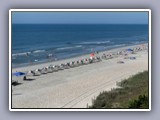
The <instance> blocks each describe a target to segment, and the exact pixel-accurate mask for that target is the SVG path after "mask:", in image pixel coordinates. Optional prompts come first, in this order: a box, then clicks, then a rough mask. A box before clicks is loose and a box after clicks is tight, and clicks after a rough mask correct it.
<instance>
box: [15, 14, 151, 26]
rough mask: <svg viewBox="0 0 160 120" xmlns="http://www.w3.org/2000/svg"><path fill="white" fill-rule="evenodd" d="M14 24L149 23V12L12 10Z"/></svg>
mask: <svg viewBox="0 0 160 120" xmlns="http://www.w3.org/2000/svg"><path fill="white" fill-rule="evenodd" d="M12 24H148V12H22V11H18V12H17V11H14V12H12Z"/></svg>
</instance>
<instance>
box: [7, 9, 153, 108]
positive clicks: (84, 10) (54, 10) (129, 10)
mask: <svg viewBox="0 0 160 120" xmlns="http://www.w3.org/2000/svg"><path fill="white" fill-rule="evenodd" d="M16 11H17V12H18V11H19V12H20V11H23V12H24V11H27V12H29V11H30V12H32V11H34V12H38V11H39V12H40V11H44V12H45V11H46V12H47V11H48V12H49V11H52V12H56V11H57V12H58V11H59V12H73V11H76V12H78V11H80V12H91V11H92V12H102V11H103V12H104V11H106V12H112V11H115V12H123V11H124V12H136V11H139V12H140V11H142V12H148V13H149V17H148V20H149V21H148V24H149V25H148V26H149V66H148V67H149V109H72V108H69V109H63V108H62V109H59V108H58V109H57V108H53V109H50V108H49V109H47V108H46V109H39V108H37V109H25V108H24V109H23V108H22V109H13V108H12V106H11V102H12V101H11V94H12V93H11V79H12V78H11V77H12V73H11V71H12V68H11V62H12V60H11V59H12V57H11V56H12V54H11V52H12V51H11V34H12V33H11V32H12V31H11V25H12V12H16ZM9 110H10V111H150V110H151V10H150V9H10V10H9Z"/></svg>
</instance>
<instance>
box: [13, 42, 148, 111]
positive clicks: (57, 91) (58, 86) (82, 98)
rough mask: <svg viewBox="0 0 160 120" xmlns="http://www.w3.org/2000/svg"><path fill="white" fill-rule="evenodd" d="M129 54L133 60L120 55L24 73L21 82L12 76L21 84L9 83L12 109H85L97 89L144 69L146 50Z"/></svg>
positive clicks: (146, 66)
mask: <svg viewBox="0 0 160 120" xmlns="http://www.w3.org/2000/svg"><path fill="white" fill-rule="evenodd" d="M137 46H139V45H134V46H129V47H122V48H117V49H113V50H109V51H104V52H101V53H99V56H101V54H103V53H113V52H117V51H121V50H124V49H126V48H134V47H137ZM130 56H134V57H136V59H135V60H130V59H124V56H122V55H120V56H118V57H116V58H113V59H109V60H102V61H101V62H97V63H92V64H88V65H82V66H79V67H74V68H70V69H65V70H61V71H58V72H53V73H48V74H45V75H41V76H27V78H28V79H30V80H28V81H23V80H22V78H21V77H12V80H18V82H19V83H21V84H19V85H17V86H12V89H13V91H12V108H86V107H87V105H91V104H92V99H94V98H95V97H96V96H98V95H99V93H100V92H102V91H106V90H111V89H112V88H116V87H117V86H116V83H117V82H119V81H121V80H123V79H126V78H128V77H130V76H132V75H135V74H137V73H138V72H143V71H145V70H148V51H147V50H143V51H139V52H137V53H136V54H129V57H130ZM87 57H89V55H83V56H79V57H75V58H71V59H65V60H61V61H56V62H52V63H43V64H38V65H32V66H27V67H20V68H14V69H12V72H14V71H28V70H35V69H37V68H42V67H45V66H48V65H50V64H54V65H56V64H60V63H65V62H68V61H71V60H77V59H81V58H87ZM118 61H124V64H120V63H117V62H118Z"/></svg>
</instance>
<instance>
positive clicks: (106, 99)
mask: <svg viewBox="0 0 160 120" xmlns="http://www.w3.org/2000/svg"><path fill="white" fill-rule="evenodd" d="M148 83H149V81H148V71H144V72H141V73H138V74H136V75H134V76H131V77H130V78H128V79H125V80H122V81H121V82H117V86H118V87H117V88H115V89H112V90H111V91H103V92H101V93H100V95H99V96H97V97H96V98H95V99H93V100H92V105H91V106H88V108H133V109H141V108H142V109H147V108H149V96H148Z"/></svg>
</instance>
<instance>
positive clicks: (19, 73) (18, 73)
mask: <svg viewBox="0 0 160 120" xmlns="http://www.w3.org/2000/svg"><path fill="white" fill-rule="evenodd" d="M13 75H15V76H21V75H25V73H24V72H15V73H13Z"/></svg>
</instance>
